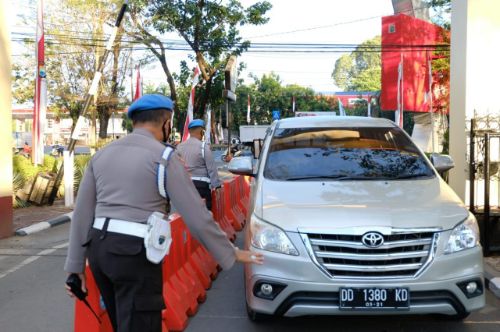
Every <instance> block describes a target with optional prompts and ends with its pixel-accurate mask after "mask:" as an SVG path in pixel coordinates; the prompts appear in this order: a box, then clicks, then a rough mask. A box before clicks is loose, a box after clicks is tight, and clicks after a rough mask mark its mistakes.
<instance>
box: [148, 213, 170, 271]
mask: <svg viewBox="0 0 500 332" xmlns="http://www.w3.org/2000/svg"><path fill="white" fill-rule="evenodd" d="M147 225H148V230H147V232H146V236H144V247H145V248H146V257H147V258H148V260H149V261H150V262H151V263H155V264H158V263H160V262H161V261H162V260H163V258H164V257H165V256H166V255H168V252H169V250H170V245H171V244H172V234H171V231H170V220H169V219H167V218H165V215H164V214H163V213H160V212H153V213H152V214H151V215H150V216H149V218H148V222H147Z"/></svg>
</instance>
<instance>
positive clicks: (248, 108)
mask: <svg viewBox="0 0 500 332" xmlns="http://www.w3.org/2000/svg"><path fill="white" fill-rule="evenodd" d="M247 124H250V95H248V105H247Z"/></svg>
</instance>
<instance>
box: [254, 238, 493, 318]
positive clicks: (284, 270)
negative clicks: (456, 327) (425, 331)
mask: <svg viewBox="0 0 500 332" xmlns="http://www.w3.org/2000/svg"><path fill="white" fill-rule="evenodd" d="M288 235H289V237H291V239H292V241H293V242H294V243H295V244H297V243H300V242H299V241H300V239H299V238H298V235H294V234H288ZM296 236H297V237H296ZM294 237H295V238H294ZM296 247H298V248H297V249H298V250H299V253H300V255H299V256H288V255H283V254H277V253H272V252H267V251H261V252H262V253H263V254H264V255H265V264H264V265H259V266H257V265H248V266H246V267H245V283H246V298H247V304H248V306H249V308H250V309H251V310H253V311H255V312H259V313H265V314H273V315H282V316H288V317H296V316H303V315H373V314H377V315H379V314H387V315H407V314H443V315H461V314H464V313H466V312H471V311H474V310H478V309H480V308H482V307H483V306H484V304H485V296H484V281H483V265H482V252H481V248H480V247H477V248H473V249H469V250H465V251H463V252H459V253H455V254H452V255H442V254H440V253H439V251H440V250H438V255H436V257H435V258H434V260H433V262H432V263H431V264H430V265H429V266H428V267H427V268H426V269H425V271H423V273H421V274H420V275H419V276H418V277H416V278H400V279H397V278H392V279H376V280H373V279H372V280H366V279H360V278H357V279H355V278H352V279H349V278H335V277H333V278H332V277H329V276H327V275H326V274H325V273H324V272H323V271H321V269H320V268H319V267H318V266H316V265H315V264H314V263H313V262H312V260H311V258H310V257H309V255H308V253H307V252H306V250H305V248H304V247H303V246H296ZM252 250H255V251H258V250H256V249H255V248H252ZM471 280H476V281H479V283H481V287H482V289H483V292H482V294H481V295H478V296H475V297H472V298H467V296H466V295H465V294H464V292H463V291H462V290H461V289H460V288H459V287H458V285H457V284H459V283H461V282H465V281H471ZM262 281H266V282H270V283H276V284H280V285H285V287H284V288H283V289H281V291H280V293H279V294H278V295H277V296H276V297H275V298H274V299H272V300H270V299H263V298H260V297H257V296H256V295H255V291H254V288H255V284H256V283H259V282H262ZM340 287H356V288H365V287H367V288H395V287H405V288H408V289H409V291H410V307H409V309H405V310H402V309H369V310H361V309H356V310H341V309H340V308H339V288H340Z"/></svg>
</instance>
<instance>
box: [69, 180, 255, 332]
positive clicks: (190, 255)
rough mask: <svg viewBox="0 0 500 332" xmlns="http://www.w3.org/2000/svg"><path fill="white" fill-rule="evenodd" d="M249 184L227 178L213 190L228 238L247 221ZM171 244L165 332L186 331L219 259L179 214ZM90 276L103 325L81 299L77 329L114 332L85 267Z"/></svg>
mask: <svg viewBox="0 0 500 332" xmlns="http://www.w3.org/2000/svg"><path fill="white" fill-rule="evenodd" d="M249 196H250V195H249V185H248V181H247V179H244V178H243V177H236V178H234V179H233V180H231V181H226V182H225V183H224V187H223V188H222V189H221V190H219V191H218V192H217V193H212V197H213V203H214V204H213V206H214V207H213V209H212V212H213V214H214V219H215V220H216V222H218V223H219V225H220V226H221V228H222V229H223V230H224V231H225V232H226V234H227V235H228V238H229V239H231V240H234V238H235V237H236V232H235V230H241V229H242V227H243V225H244V222H245V215H244V211H245V213H246V211H247V210H248V207H247V205H248V199H249ZM171 218H172V221H171V231H172V240H173V241H172V247H171V248H170V253H169V255H168V256H166V257H165V259H164V261H163V266H162V268H163V298H164V300H165V304H166V307H167V308H166V309H165V310H164V311H163V312H162V317H163V323H162V332H168V331H183V330H184V329H185V328H186V327H187V324H188V316H189V315H194V314H195V313H196V311H197V309H198V302H203V301H204V300H205V298H206V289H208V288H209V287H210V284H211V279H215V278H216V276H217V273H218V269H219V267H218V265H217V262H215V260H214V259H213V257H212V256H211V255H210V254H209V253H208V251H207V250H206V249H205V248H204V247H203V246H202V245H200V243H199V242H198V241H197V240H196V239H195V238H193V237H192V236H191V234H190V233H189V230H188V229H187V227H186V225H185V224H184V222H183V220H182V218H181V217H180V216H179V215H178V214H174V215H172V216H171ZM85 274H86V276H87V289H88V291H89V296H88V297H87V299H88V301H89V303H90V305H91V306H92V308H93V309H94V310H95V311H96V313H97V314H98V316H99V317H100V319H101V320H102V324H99V323H98V321H97V320H96V319H95V317H94V316H93V314H92V313H91V311H90V310H89V309H88V308H87V307H86V306H85V305H84V304H83V303H82V302H80V301H77V302H76V306H75V332H112V327H111V323H110V320H109V317H108V315H107V312H106V310H105V309H103V308H102V307H101V304H100V294H99V290H98V289H97V285H96V283H95V280H94V278H93V276H92V272H91V271H90V268H89V267H88V266H87V267H86V270H85Z"/></svg>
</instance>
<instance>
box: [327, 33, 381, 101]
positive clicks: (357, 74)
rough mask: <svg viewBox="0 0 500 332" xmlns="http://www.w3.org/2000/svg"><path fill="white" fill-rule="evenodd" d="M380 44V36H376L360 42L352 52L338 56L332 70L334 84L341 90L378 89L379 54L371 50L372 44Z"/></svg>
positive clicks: (379, 80) (379, 72)
mask: <svg viewBox="0 0 500 332" xmlns="http://www.w3.org/2000/svg"><path fill="white" fill-rule="evenodd" d="M380 45H381V38H380V36H376V37H374V38H372V39H369V40H367V41H364V42H363V43H361V44H360V45H359V46H358V47H356V50H355V51H354V52H351V53H350V54H344V55H343V56H341V57H340V58H338V59H337V61H336V62H335V69H334V70H333V72H332V78H333V81H334V82H335V84H336V85H337V86H338V87H339V88H341V89H343V90H354V91H378V90H380V86H381V83H380V82H381V72H382V69H381V68H382V60H381V54H380V52H373V51H372V50H371V48H373V47H374V46H380ZM367 49H368V50H367Z"/></svg>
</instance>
